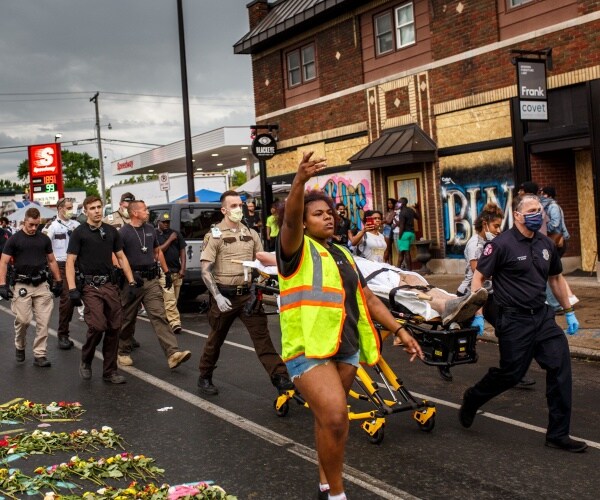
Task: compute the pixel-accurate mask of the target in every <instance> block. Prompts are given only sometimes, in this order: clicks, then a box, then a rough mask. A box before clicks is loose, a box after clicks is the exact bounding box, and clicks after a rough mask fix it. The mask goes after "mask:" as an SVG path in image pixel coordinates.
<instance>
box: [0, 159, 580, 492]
mask: <svg viewBox="0 0 600 500" xmlns="http://www.w3.org/2000/svg"><path fill="white" fill-rule="evenodd" d="M325 168H326V161H325V159H324V158H313V154H312V153H305V154H304V155H303V158H302V160H301V162H300V164H299V167H298V171H297V173H296V175H295V178H294V181H293V183H292V185H291V190H290V193H289V195H288V197H287V199H286V200H285V203H278V204H275V205H273V207H271V214H270V215H269V217H268V218H267V219H266V220H265V223H264V225H265V229H266V241H265V246H266V247H267V248H266V249H267V250H271V251H274V252H275V254H274V260H275V261H276V264H277V268H278V272H279V275H278V279H279V291H280V305H279V306H280V316H279V319H280V326H281V346H282V347H281V354H280V353H278V352H277V350H276V348H275V346H274V345H273V342H272V340H271V335H270V332H269V329H268V325H267V317H266V315H265V312H264V310H262V306H259V307H258V308H255V309H254V310H253V314H251V315H248V314H244V311H245V309H246V306H247V304H248V301H249V300H250V298H251V294H250V291H251V285H252V283H251V281H250V280H251V276H250V275H249V274H248V273H247V272H245V271H244V267H243V264H242V263H243V262H245V261H251V260H254V259H255V258H257V255H264V252H263V250H264V249H265V248H264V246H263V243H262V241H261V238H260V236H259V234H258V232H257V230H258V231H260V230H261V229H262V221H261V219H260V217H258V216H257V214H256V211H255V210H256V207H255V205H254V203H253V202H251V201H250V202H248V203H247V204H246V206H245V207H244V203H243V201H242V199H241V198H240V196H239V194H238V193H237V192H235V191H226V192H225V193H223V195H222V196H221V200H220V201H221V212H222V214H223V220H222V221H221V222H220V223H218V224H215V225H213V226H212V227H211V229H210V231H209V232H208V233H207V234H206V236H205V237H204V242H203V247H202V253H201V255H200V266H201V273H202V279H203V281H204V283H205V284H206V287H207V289H208V293H209V310H208V323H209V325H210V333H209V335H208V338H207V340H206V342H205V344H204V348H203V352H202V354H201V357H200V361H199V377H198V390H199V392H200V393H202V394H204V395H206V396H214V395H216V394H218V393H219V389H218V387H217V386H216V385H215V384H214V383H213V377H214V373H215V370H216V368H217V362H218V359H219V356H220V351H221V347H222V345H223V343H224V342H225V340H226V337H227V335H228V332H229V330H230V328H231V326H232V324H233V322H234V321H235V320H236V319H240V320H241V321H242V322H243V324H244V326H245V327H246V329H247V330H248V333H249V335H250V338H251V340H252V342H253V344H254V348H255V351H256V354H257V357H258V359H259V361H260V363H261V364H262V366H263V367H264V369H265V371H266V373H267V375H268V377H269V379H270V381H271V383H272V384H273V386H275V388H276V389H277V390H279V391H287V390H291V389H296V390H299V391H300V393H301V394H302V396H303V397H304V398H305V400H306V401H307V402H308V405H309V407H310V409H311V411H312V413H313V416H314V431H315V440H316V448H317V453H318V466H319V489H318V497H319V498H322V499H324V498H329V499H334V500H343V499H345V498H346V497H345V494H344V487H343V476H342V470H343V457H344V448H345V442H346V439H347V436H348V426H349V422H348V416H347V396H348V392H349V390H350V387H351V385H352V382H353V380H354V377H355V374H356V371H357V368H358V366H359V363H364V364H368V365H373V364H375V363H377V362H378V360H379V359H380V337H379V335H378V334H377V331H376V328H375V325H374V321H376V322H377V323H378V325H380V326H381V327H383V328H384V329H386V330H389V331H391V332H393V333H394V337H395V344H396V345H400V346H402V348H403V349H404V350H405V351H406V353H407V354H408V356H409V360H410V361H413V360H415V359H416V358H423V356H424V355H423V352H422V350H421V347H420V346H419V343H418V342H417V341H416V340H415V339H414V338H413V337H412V336H411V335H410V334H409V332H408V331H407V330H406V329H405V328H404V327H402V326H400V325H399V324H398V323H397V322H396V320H395V318H394V317H393V316H392V314H391V313H390V311H389V309H388V307H387V306H385V305H384V303H383V302H382V301H381V300H380V299H379V298H378V297H377V295H375V294H374V293H373V292H372V291H371V290H370V289H369V286H368V285H367V281H366V280H365V277H364V275H365V273H366V272H368V271H367V270H368V265H371V266H375V267H377V268H379V267H385V266H387V265H389V264H391V258H392V254H393V252H392V247H393V245H396V248H397V253H398V260H397V262H396V264H397V268H406V269H410V268H411V266H412V264H411V259H410V250H411V246H412V244H413V243H414V240H415V221H417V220H418V218H419V216H418V211H417V210H416V209H415V208H414V207H411V206H409V204H408V200H407V199H406V198H400V199H399V200H395V199H392V198H390V199H388V200H387V204H386V210H385V212H382V211H379V210H370V211H366V212H365V213H364V218H363V224H362V226H361V228H357V227H352V224H351V223H350V221H349V218H348V216H347V209H346V206H345V205H344V204H343V203H337V204H335V201H334V200H333V199H332V198H330V197H329V196H327V195H326V194H325V193H323V192H322V191H307V190H306V187H305V185H306V184H307V182H309V181H310V179H311V178H312V177H314V176H316V175H319V174H320V173H321V172H322V171H323V169H325ZM521 188H522V191H523V192H519V196H517V197H515V200H514V205H513V207H512V213H513V217H514V226H513V227H512V228H510V229H508V230H506V231H504V232H502V231H501V228H502V225H503V221H504V217H505V214H504V212H503V211H502V210H501V209H500V208H499V207H498V206H496V205H494V204H492V203H488V204H487V205H485V207H483V209H482V210H481V212H480V213H479V215H478V217H477V220H476V221H475V222H474V228H475V232H474V234H473V236H472V238H471V239H470V240H469V241H468V242H467V244H466V247H465V260H466V269H465V277H464V280H463V281H462V283H461V284H460V286H459V287H458V290H457V293H456V296H454V295H449V294H448V293H447V292H444V291H442V290H440V291H437V290H435V289H433V290H430V293H431V294H432V298H433V300H432V304H433V305H434V306H435V307H436V308H437V309H438V310H439V312H440V315H441V317H442V323H443V324H444V325H446V326H448V325H450V324H451V323H452V322H453V321H459V319H460V321H463V320H468V319H469V318H471V317H473V320H472V323H471V325H472V326H473V327H475V328H477V329H478V331H480V332H483V329H484V320H487V321H488V323H489V324H490V325H491V326H492V327H493V328H494V329H495V333H496V336H497V337H498V342H499V346H500V350H499V352H500V360H499V367H498V368H490V370H489V372H488V373H487V374H486V375H485V376H484V377H483V378H482V380H480V381H479V382H477V383H476V384H475V385H474V386H472V387H470V388H469V389H468V390H467V391H466V392H465V393H464V398H463V403H462V406H461V407H460V411H459V420H460V423H461V424H462V425H463V426H464V427H466V428H468V427H471V426H472V424H473V422H474V420H475V417H476V415H477V412H478V410H479V408H480V407H481V406H483V405H484V404H485V403H486V402H488V401H489V400H490V399H492V398H493V397H495V396H497V395H498V394H500V393H502V392H503V391H505V390H507V389H510V388H511V387H514V386H515V385H517V384H519V383H522V384H523V382H524V376H525V374H526V372H527V370H528V368H529V365H530V364H531V362H532V360H533V359H535V360H536V361H537V362H538V363H539V365H540V366H541V367H542V368H543V369H544V370H546V372H547V376H546V386H547V388H546V392H547V400H548V409H549V423H548V430H547V434H546V441H545V443H546V445H547V446H550V447H554V448H559V449H563V450H567V451H571V452H581V451H583V450H585V448H586V447H587V445H586V443H584V442H582V441H576V440H573V439H572V438H570V437H569V432H570V414H571V405H572V401H571V399H572V398H571V367H570V357H569V348H568V344H567V341H566V339H565V336H564V332H563V330H562V329H561V328H560V327H559V326H558V325H557V323H556V321H555V314H557V313H562V314H565V316H566V320H567V325H568V328H567V331H566V333H568V334H574V333H576V332H577V330H578V328H579V325H578V321H577V318H576V316H575V313H574V310H573V303H574V302H575V301H576V300H573V298H572V294H571V293H570V290H569V289H568V285H567V283H566V281H565V279H564V277H563V276H562V265H561V260H560V258H561V256H562V255H563V254H564V251H565V249H566V246H567V241H568V240H569V233H568V231H567V229H566V226H565V222H564V214H563V212H562V209H561V208H560V206H559V205H558V204H557V203H556V201H555V199H554V198H555V196H556V192H555V190H554V188H552V187H545V188H543V189H541V190H539V189H538V188H537V186H535V185H533V183H525V184H524V185H523V186H521ZM531 190H533V191H534V192H533V193H532V192H530V191H531ZM57 210H58V216H57V218H56V220H55V221H53V222H52V223H51V224H50V225H49V226H48V227H47V231H46V232H45V234H44V233H43V232H41V231H39V230H38V226H39V225H40V213H39V211H38V209H36V208H35V207H31V208H29V209H28V210H27V212H26V213H25V218H24V223H23V227H22V230H20V231H17V232H16V233H15V234H13V235H8V234H6V233H7V232H6V231H5V232H2V233H0V244H2V246H3V247H2V256H1V258H0V296H1V297H2V298H3V299H6V300H10V301H11V307H12V310H13V312H14V313H15V316H16V319H15V348H16V361H17V362H18V363H21V362H23V361H24V360H25V357H26V354H25V346H26V333H27V329H28V327H29V325H30V323H31V322H32V320H33V319H35V321H36V334H35V339H34V341H33V364H34V365H35V366H37V367H49V366H51V362H50V360H49V359H48V357H47V341H48V327H49V321H50V316H51V313H52V310H53V298H54V297H60V301H59V310H58V328H57V332H58V347H59V348H60V349H65V350H67V349H71V348H72V347H73V341H72V340H71V338H70V335H69V324H70V321H71V318H72V316H73V312H74V308H75V307H78V306H83V307H84V309H83V317H84V320H85V322H86V324H87V327H88V329H87V334H86V339H85V343H84V345H83V347H82V355H81V363H80V366H79V373H80V376H81V377H82V378H83V379H84V380H89V379H91V378H92V365H93V359H94V355H95V350H96V347H97V346H98V345H100V343H102V353H103V356H104V361H103V366H102V378H103V380H105V381H106V382H109V383H112V384H122V383H125V382H126V379H125V377H124V376H123V375H122V374H121V373H119V370H118V367H119V365H120V366H131V365H133V364H134V359H133V357H132V353H133V352H134V349H135V348H136V345H137V346H139V344H138V343H137V342H136V340H135V336H134V333H135V326H136V320H137V315H138V312H139V310H140V307H141V306H142V305H143V306H144V308H145V311H146V313H147V315H148V318H149V321H150V324H151V326H152V328H153V330H154V332H155V333H156V337H157V339H158V342H159V344H160V346H161V348H162V350H163V352H164V355H165V358H166V362H167V366H168V367H169V368H170V369H175V368H177V367H178V366H179V365H180V364H181V363H184V362H186V361H187V360H189V359H190V357H191V352H190V351H187V350H181V349H179V346H178V341H177V334H178V333H180V332H181V331H182V323H181V317H180V315H179V312H178V310H177V298H178V295H179V290H180V288H181V282H182V279H183V277H184V276H185V272H186V264H187V263H186V252H185V247H186V243H185V240H184V239H183V238H182V237H181V235H180V234H178V233H177V232H176V231H174V230H172V229H171V228H170V216H169V214H168V213H165V214H162V215H161V216H160V218H159V220H158V221H157V227H154V226H153V225H151V224H150V223H149V222H148V221H149V211H148V207H147V206H146V204H145V203H144V202H143V201H142V200H136V199H135V197H134V196H133V194H131V193H125V194H124V195H123V196H122V197H121V199H120V204H119V208H118V210H116V211H115V212H113V213H112V214H109V215H108V216H107V217H105V218H104V219H103V217H102V214H103V206H102V201H101V200H100V198H98V197H97V196H88V197H87V198H86V199H85V200H84V202H83V210H84V214H85V220H82V221H80V222H81V223H80V222H77V221H75V220H74V219H73V203H72V202H71V201H70V200H68V199H61V200H59V202H58V204H57ZM544 234H548V236H549V237H546V236H545V235H544ZM553 235H556V236H553ZM361 262H362V265H361ZM365 263H368V265H367V266H366V267H365ZM390 267H391V266H390ZM368 274H371V273H368ZM492 278H493V286H492ZM390 279H392V280H393V283H392V286H394V285H395V286H400V285H401V284H402V283H404V284H407V285H408V286H411V283H412V282H411V278H410V276H403V275H394V276H393V277H392V278H390ZM402 280H404V281H402ZM415 286H417V285H416V284H415ZM461 311H462V313H465V311H468V317H466V316H464V314H463V315H462V316H459V315H460V314H461ZM443 375H444V376H445V378H446V379H447V380H451V378H452V376H451V374H450V373H449V372H447V373H445V374H443Z"/></svg>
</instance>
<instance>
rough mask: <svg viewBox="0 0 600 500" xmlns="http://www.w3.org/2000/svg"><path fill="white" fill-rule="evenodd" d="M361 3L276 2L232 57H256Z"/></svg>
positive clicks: (326, 0)
mask: <svg viewBox="0 0 600 500" xmlns="http://www.w3.org/2000/svg"><path fill="white" fill-rule="evenodd" d="M362 3H364V2H362V1H360V0H278V1H276V2H274V3H272V4H270V5H269V7H270V11H269V13H268V14H267V15H266V16H265V18H264V19H263V20H262V21H261V22H260V23H258V24H257V25H256V26H255V27H254V29H253V30H251V31H250V32H249V33H247V34H246V35H245V36H244V37H243V38H241V39H240V40H239V41H238V42H236V43H235V45H234V46H233V51H234V53H235V54H255V53H257V52H260V51H261V50H264V49H265V48H266V47H268V46H272V45H273V44H275V43H277V42H279V41H281V40H284V39H286V38H289V37H290V36H292V35H294V34H296V33H300V32H302V31H303V30H306V29H307V28H308V27H314V26H315V25H317V24H320V23H323V22H325V21H328V20H329V19H332V18H334V17H336V16H338V15H340V14H341V13H342V12H347V11H348V10H350V9H352V8H353V7H355V6H356V5H360V4H362Z"/></svg>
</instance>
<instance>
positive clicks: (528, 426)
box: [0, 306, 600, 498]
mask: <svg viewBox="0 0 600 500" xmlns="http://www.w3.org/2000/svg"><path fill="white" fill-rule="evenodd" d="M0 311H4V312H6V313H8V314H10V315H11V316H14V314H13V312H12V311H11V310H10V309H8V308H6V307H4V306H0ZM138 319H141V320H143V321H146V322H150V320H149V319H148V318H144V317H139V316H138ZM31 324H32V325H35V321H32V322H31ZM48 331H49V333H50V334H51V335H52V336H54V337H56V336H57V333H56V331H55V330H53V329H51V328H49V329H48ZM182 331H184V332H186V333H189V334H191V335H194V336H196V337H203V338H207V337H208V335H206V334H204V333H200V332H196V331H194V330H189V329H186V328H184V329H183V330H182ZM71 340H73V339H71ZM73 342H74V343H75V346H76V347H77V348H79V349H81V347H82V346H83V344H82V343H81V342H78V341H77V340H73ZM225 343H226V344H229V345H231V346H233V347H238V348H240V349H244V350H246V351H254V348H252V347H249V346H246V345H243V344H238V343H237V342H230V341H227V340H226V341H225ZM96 357H97V358H99V359H102V356H101V354H100V353H99V352H96ZM119 368H120V369H122V370H124V371H129V370H137V369H136V368H133V367H122V366H119ZM142 373H144V372H142ZM148 376H149V377H150V376H151V375H148ZM157 380H159V381H160V379H157ZM161 382H162V381H161ZM186 394H189V393H186ZM411 394H412V395H413V396H415V397H417V398H420V399H427V400H428V401H431V402H433V403H436V404H439V405H442V406H447V407H449V408H454V409H456V410H458V409H459V408H460V404H457V403H452V402H451V401H446V400H444V399H438V398H434V397H430V396H427V395H425V394H418V393H416V392H412V391H411ZM190 396H191V397H196V396H193V395H191V394H190ZM198 399H199V400H200V401H205V400H203V399H202V398H198ZM207 404H211V403H207ZM213 406H215V405H213ZM216 408H219V407H218V406H217V407H216ZM220 409H221V410H222V411H227V410H224V409H222V408H220ZM207 411H208V410H207ZM232 415H236V414H234V413H232ZM477 415H478V416H481V417H487V418H491V419H493V420H497V421H499V422H503V423H505V424H508V425H514V426H515V427H520V428H522V429H527V430H530V431H533V432H538V433H540V434H546V429H545V428H543V427H539V426H537V425H531V424H528V423H526V422H521V421H519V420H515V419H512V418H508V417H503V416H502V415H496V414H495V413H489V412H485V411H479V412H478V413H477ZM240 418H243V417H241V416H237V415H236V419H240ZM248 422H250V421H248ZM231 423H235V422H231ZM253 425H257V424H253ZM265 430H266V431H268V432H272V431H270V430H269V429H265ZM281 437H282V438H283V439H286V440H287V438H285V437H284V436H281ZM571 437H572V438H573V439H580V440H583V441H585V442H586V443H587V445H588V446H589V447H590V448H596V449H599V450H600V443H598V442H596V441H591V440H589V439H586V438H580V437H576V436H573V435H571ZM292 442H293V441H292ZM299 446H302V445H299ZM315 463H316V462H315ZM356 472H359V473H360V471H356ZM361 474H362V473H361ZM368 477H370V476H368ZM348 480H349V481H350V479H348ZM356 484H358V483H356ZM384 484H385V483H384ZM406 495H408V493H406ZM396 498H397V497H396ZM405 498H410V497H405Z"/></svg>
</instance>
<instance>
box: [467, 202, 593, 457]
mask: <svg viewBox="0 0 600 500" xmlns="http://www.w3.org/2000/svg"><path fill="white" fill-rule="evenodd" d="M513 209H514V221H515V223H514V226H513V227H512V228H511V229H509V230H508V231H505V232H504V233H501V234H500V235H499V236H497V237H496V238H494V240H492V241H491V242H489V243H488V244H487V245H486V246H485V248H484V250H483V254H482V255H481V257H480V259H479V262H478V264H477V269H476V270H475V273H474V275H473V281H472V285H471V286H472V289H473V290H477V289H479V288H481V287H482V286H483V281H484V280H485V279H486V278H489V277H491V276H493V277H494V295H495V301H496V305H497V306H498V318H497V321H496V335H497V336H498V343H499V347H500V368H490V370H489V372H488V373H487V375H485V376H484V377H483V379H481V380H480V381H479V382H478V383H477V384H475V385H474V386H473V387H471V388H469V389H467V390H466V392H465V394H464V397H463V404H462V406H461V407H460V411H459V420H460V423H461V424H462V425H463V426H464V427H470V426H471V425H472V424H473V420H474V419H475V414H476V412H477V410H478V409H479V408H480V407H481V406H482V405H484V404H485V403H486V402H487V401H489V400H490V399H492V398H493V397H495V396H497V395H498V394H500V393H502V392H504V391H505V390H507V389H510V388H511V387H513V386H514V385H516V384H517V382H519V380H520V379H521V377H523V375H525V373H526V372H527V369H528V368H529V365H530V363H531V361H532V359H535V360H536V361H537V362H538V364H539V365H540V366H541V367H542V368H543V369H544V370H546V398H547V401H548V410H549V422H548V428H547V431H546V446H550V447H553V448H559V449H563V450H566V451H570V452H582V451H584V450H585V449H586V448H587V444H586V443H585V442H583V441H576V440H574V439H571V438H570V437H569V430H570V423H571V382H572V381H571V359H570V354H569V345H568V343H567V340H566V338H565V335H564V333H563V331H562V329H561V328H560V327H559V326H558V325H557V324H556V321H555V317H554V310H553V309H552V308H551V307H550V306H548V305H547V304H546V303H545V301H546V283H549V284H550V287H551V288H552V291H553V292H554V294H555V296H556V298H557V299H558V300H559V302H560V304H561V305H562V306H563V307H564V308H565V310H566V311H567V313H566V319H567V325H568V328H567V331H566V333H568V334H570V335H573V334H575V333H576V332H577V330H578V329H579V323H578V322H577V318H576V317H575V313H574V312H573V308H572V307H571V306H570V305H569V297H568V293H567V288H566V282H565V279H564V277H563V276H562V274H561V273H562V265H561V262H560V258H559V256H558V253H557V251H556V247H555V245H554V243H553V242H552V240H550V238H548V237H546V236H544V235H542V234H540V233H539V232H538V230H539V229H540V227H541V225H542V206H541V204H540V202H539V199H538V197H537V196H535V195H524V196H523V197H521V198H517V199H516V200H515V202H514V207H513Z"/></svg>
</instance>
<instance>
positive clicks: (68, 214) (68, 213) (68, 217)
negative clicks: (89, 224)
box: [65, 210, 73, 219]
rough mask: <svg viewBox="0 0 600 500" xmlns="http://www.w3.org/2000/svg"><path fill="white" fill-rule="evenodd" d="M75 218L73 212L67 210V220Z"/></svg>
mask: <svg viewBox="0 0 600 500" xmlns="http://www.w3.org/2000/svg"><path fill="white" fill-rule="evenodd" d="M71 217H73V210H65V219H70V218H71Z"/></svg>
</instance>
